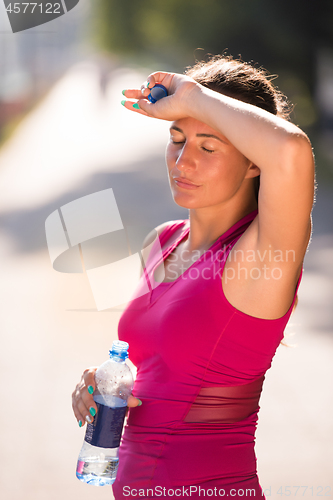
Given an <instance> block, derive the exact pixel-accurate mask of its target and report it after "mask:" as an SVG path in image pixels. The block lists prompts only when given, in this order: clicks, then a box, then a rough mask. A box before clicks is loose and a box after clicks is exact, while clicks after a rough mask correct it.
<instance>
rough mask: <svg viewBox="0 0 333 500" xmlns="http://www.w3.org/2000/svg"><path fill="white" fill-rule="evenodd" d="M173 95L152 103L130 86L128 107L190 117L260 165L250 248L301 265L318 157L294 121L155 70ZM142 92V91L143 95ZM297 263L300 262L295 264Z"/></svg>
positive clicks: (162, 115)
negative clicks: (290, 254)
mask: <svg viewBox="0 0 333 500" xmlns="http://www.w3.org/2000/svg"><path fill="white" fill-rule="evenodd" d="M148 81H149V87H150V88H151V87H152V86H153V85H154V83H155V82H156V81H159V82H161V83H163V85H165V86H166V87H167V88H168V91H169V96H168V97H166V98H164V99H161V100H160V101H158V102H157V103H155V104H151V103H150V102H148V101H147V100H146V99H144V98H142V95H143V96H144V97H145V96H146V95H147V94H148V93H149V90H148V89H146V90H145V89H143V91H139V90H127V91H126V93H125V95H126V97H128V98H134V99H139V101H138V103H137V105H138V106H139V109H135V108H133V101H130V102H126V103H125V106H126V107H127V108H128V109H132V110H133V111H137V112H139V113H142V114H146V115H148V116H152V117H156V118H161V119H166V120H178V119H181V118H185V117H192V118H195V119H197V120H199V121H201V122H204V123H206V124H207V125H209V126H210V127H212V128H213V129H215V130H216V131H218V132H219V133H220V134H222V135H223V136H224V137H225V138H226V139H227V141H229V142H230V143H231V144H232V145H233V146H234V147H236V148H237V149H238V150H239V151H240V152H241V153H242V154H243V155H244V156H245V157H246V158H248V159H249V160H250V161H251V162H252V163H253V164H254V165H256V166H257V167H258V168H259V169H260V191H259V217H258V218H257V222H256V224H257V225H256V232H255V233H254V230H255V227H253V230H252V238H255V239H256V241H255V242H254V241H252V243H251V246H253V247H255V248H258V249H259V250H260V251H264V249H267V248H268V247H269V246H271V247H272V248H275V249H279V250H293V251H294V252H295V259H296V262H294V267H297V266H298V267H299V265H300V264H301V262H302V260H303V257H304V253H305V251H306V247H307V244H308V241H309V237H310V232H311V223H310V213H311V209H312V203H313V196H314V161H313V155H312V148H311V144H310V141H309V139H308V138H307V136H306V135H305V133H304V132H302V130H300V129H299V128H298V127H296V126H295V125H293V124H292V123H290V122H288V121H286V120H284V119H282V118H279V117H277V116H275V115H273V114H271V113H269V112H267V111H265V110H262V109H260V108H258V107H256V106H252V105H251V104H247V103H244V102H242V101H239V100H237V99H233V98H231V97H227V96H225V95H223V94H220V93H217V92H214V91H212V90H209V89H207V88H205V87H203V86H202V85H199V84H198V83H196V82H195V81H194V80H192V79H191V78H188V77H186V76H184V75H178V74H170V73H154V74H153V75H150V77H149V79H148ZM142 92H143V93H142ZM295 264H296V266H295Z"/></svg>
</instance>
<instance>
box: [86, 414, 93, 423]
mask: <svg viewBox="0 0 333 500" xmlns="http://www.w3.org/2000/svg"><path fill="white" fill-rule="evenodd" d="M86 421H87V422H88V424H91V422H92V418H91V417H89V415H87V416H86Z"/></svg>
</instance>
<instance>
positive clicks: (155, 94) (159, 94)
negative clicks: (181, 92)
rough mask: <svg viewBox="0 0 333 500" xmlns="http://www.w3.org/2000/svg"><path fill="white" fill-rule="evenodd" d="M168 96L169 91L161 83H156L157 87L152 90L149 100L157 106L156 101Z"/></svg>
mask: <svg viewBox="0 0 333 500" xmlns="http://www.w3.org/2000/svg"><path fill="white" fill-rule="evenodd" d="M167 95H168V91H167V89H166V88H165V87H164V85H162V84H161V83H156V85H155V86H154V87H153V88H152V89H151V91H150V94H149V96H148V100H149V101H150V102H152V103H153V104H155V102H156V101H159V100H160V99H162V98H163V97H166V96H167Z"/></svg>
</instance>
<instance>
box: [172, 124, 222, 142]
mask: <svg viewBox="0 0 333 500" xmlns="http://www.w3.org/2000/svg"><path fill="white" fill-rule="evenodd" d="M171 130H176V131H177V132H180V133H181V134H184V132H183V131H182V129H181V128H179V127H176V126H175V125H173V126H172V127H170V132H171ZM196 136H197V137H211V138H212V139H217V140H218V141H220V142H223V144H227V142H226V141H223V140H222V139H220V138H219V137H217V135H214V134H196Z"/></svg>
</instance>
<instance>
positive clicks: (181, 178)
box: [173, 177, 200, 187]
mask: <svg viewBox="0 0 333 500" xmlns="http://www.w3.org/2000/svg"><path fill="white" fill-rule="evenodd" d="M173 180H174V181H176V182H177V184H187V185H188V186H193V187H200V186H199V185H198V184H194V182H192V181H190V180H188V179H184V178H183V177H173Z"/></svg>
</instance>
